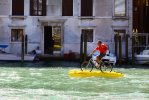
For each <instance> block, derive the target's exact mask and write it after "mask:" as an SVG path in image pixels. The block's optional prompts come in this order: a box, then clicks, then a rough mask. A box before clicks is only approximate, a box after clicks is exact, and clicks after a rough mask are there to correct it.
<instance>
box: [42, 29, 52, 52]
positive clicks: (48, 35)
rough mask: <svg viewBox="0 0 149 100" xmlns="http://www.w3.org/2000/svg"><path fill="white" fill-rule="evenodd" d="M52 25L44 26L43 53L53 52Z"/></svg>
mask: <svg viewBox="0 0 149 100" xmlns="http://www.w3.org/2000/svg"><path fill="white" fill-rule="evenodd" d="M53 46H54V41H53V38H52V26H45V27H44V54H53Z"/></svg>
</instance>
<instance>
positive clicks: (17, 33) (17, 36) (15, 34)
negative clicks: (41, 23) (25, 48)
mask: <svg viewBox="0 0 149 100" xmlns="http://www.w3.org/2000/svg"><path fill="white" fill-rule="evenodd" d="M22 34H23V29H12V30H11V42H21V41H22Z"/></svg>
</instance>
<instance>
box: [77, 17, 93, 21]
mask: <svg viewBox="0 0 149 100" xmlns="http://www.w3.org/2000/svg"><path fill="white" fill-rule="evenodd" d="M78 18H79V19H90V20H93V19H95V16H78Z"/></svg>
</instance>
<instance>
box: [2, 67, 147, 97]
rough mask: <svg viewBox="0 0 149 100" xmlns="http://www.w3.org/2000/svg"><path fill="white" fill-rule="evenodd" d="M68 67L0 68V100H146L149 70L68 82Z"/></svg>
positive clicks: (76, 79)
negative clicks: (112, 77)
mask: <svg viewBox="0 0 149 100" xmlns="http://www.w3.org/2000/svg"><path fill="white" fill-rule="evenodd" d="M71 69H75V68H71V67H67V68H62V67H55V68H50V67H45V68H42V67H39V68H36V67H13V68H12V67H0V100H149V69H139V68H130V69H124V68H114V70H115V71H118V72H121V73H124V74H125V76H124V77H123V78H118V79H110V78H99V77H98V78H97V77H89V78H70V77H69V76H68V71H69V70H71Z"/></svg>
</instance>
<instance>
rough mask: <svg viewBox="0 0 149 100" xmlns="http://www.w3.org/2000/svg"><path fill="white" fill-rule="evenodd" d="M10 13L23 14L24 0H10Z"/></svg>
mask: <svg viewBox="0 0 149 100" xmlns="http://www.w3.org/2000/svg"><path fill="white" fill-rule="evenodd" d="M12 15H18V16H19V15H24V0H12Z"/></svg>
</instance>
